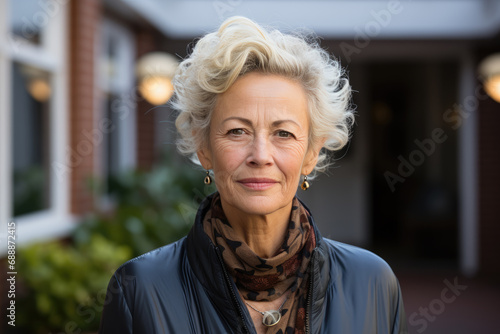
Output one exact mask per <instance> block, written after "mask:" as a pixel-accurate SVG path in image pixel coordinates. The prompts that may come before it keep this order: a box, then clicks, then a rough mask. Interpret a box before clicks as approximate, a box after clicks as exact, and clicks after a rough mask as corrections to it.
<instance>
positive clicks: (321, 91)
mask: <svg viewBox="0 0 500 334" xmlns="http://www.w3.org/2000/svg"><path fill="white" fill-rule="evenodd" d="M174 86H175V91H176V101H175V102H174V105H175V107H176V108H177V109H178V110H179V112H180V113H179V116H178V118H177V121H176V126H177V129H178V131H179V133H180V140H179V149H180V151H181V152H182V153H184V154H187V155H193V156H194V157H195V159H194V160H196V162H198V163H200V164H201V165H202V166H203V168H204V169H205V170H206V177H205V183H207V184H209V183H211V182H215V185H216V187H217V192H216V193H215V194H212V195H211V196H209V197H208V198H206V199H205V200H204V201H203V203H202V204H201V205H200V208H199V210H198V213H197V216H196V220H195V222H194V225H193V227H192V229H191V231H190V233H189V235H188V236H187V237H186V238H183V239H181V240H179V241H178V242H176V243H174V244H171V245H168V246H165V247H162V248H160V249H157V250H154V251H152V252H150V253H147V254H145V255H143V256H140V257H139V258H136V259H133V260H131V261H129V262H127V263H126V264H124V265H123V266H122V267H121V268H120V269H118V270H117V272H116V273H115V275H114V276H113V277H112V279H111V281H110V284H109V286H108V295H107V299H106V303H105V304H106V305H105V307H104V312H103V318H102V321H101V329H100V333H402V332H404V331H405V330H406V329H405V328H406V327H405V317H404V311H403V303H402V298H401V293H400V289H399V285H398V282H397V280H396V278H395V276H394V274H393V273H392V271H391V269H390V268H389V266H388V265H387V264H386V263H385V262H384V261H383V260H381V259H380V258H379V257H377V256H376V255H374V254H372V253H370V252H368V251H365V250H361V249H359V248H356V247H353V246H348V245H345V244H341V243H338V242H335V241H331V240H328V239H325V238H322V237H321V235H320V233H319V231H318V230H317V228H316V226H315V223H314V220H313V218H312V215H311V213H310V211H309V210H308V209H307V207H306V206H305V204H304V203H302V202H301V201H300V200H299V199H298V198H297V197H296V190H297V186H298V185H299V184H300V185H301V188H302V189H304V190H306V189H307V188H309V183H308V177H309V178H310V175H311V174H313V173H314V172H316V171H321V170H324V169H325V167H326V165H327V161H326V156H325V152H324V151H325V150H337V149H340V148H341V147H343V146H344V144H345V143H346V142H347V140H348V137H349V127H350V124H351V122H352V119H353V114H352V111H351V110H349V100H350V86H349V83H348V81H347V79H346V78H345V77H344V76H343V73H342V70H341V68H340V66H339V64H338V62H336V61H334V60H331V59H330V58H329V57H328V54H327V53H326V52H325V51H323V50H322V49H321V48H320V47H319V46H318V45H316V44H310V43H308V42H306V41H305V40H304V39H302V38H300V37H296V36H291V35H284V34H281V33H280V32H278V31H266V30H264V29H263V28H261V27H260V26H258V25H257V24H256V23H254V22H252V21H251V20H248V19H246V18H242V17H234V18H231V19H228V20H227V21H226V22H224V23H223V24H222V26H221V27H220V28H219V30H218V31H217V32H214V33H210V34H208V35H206V36H205V37H203V38H202V39H201V40H199V41H198V43H197V45H196V47H195V48H194V50H193V52H192V54H191V55H190V56H189V57H188V58H187V59H185V60H184V61H183V62H182V63H181V65H180V68H179V70H178V73H177V75H176V78H175V80H174ZM210 171H211V172H210Z"/></svg>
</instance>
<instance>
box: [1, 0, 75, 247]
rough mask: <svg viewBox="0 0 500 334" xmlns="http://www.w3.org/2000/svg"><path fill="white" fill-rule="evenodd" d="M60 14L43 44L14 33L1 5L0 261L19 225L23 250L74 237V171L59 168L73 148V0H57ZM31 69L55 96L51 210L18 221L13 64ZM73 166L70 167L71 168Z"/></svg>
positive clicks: (51, 16)
mask: <svg viewBox="0 0 500 334" xmlns="http://www.w3.org/2000/svg"><path fill="white" fill-rule="evenodd" d="M51 1H53V2H54V6H57V12H56V13H55V14H54V13H52V14H51V13H46V12H45V13H44V12H42V11H40V13H37V14H38V15H47V16H48V18H49V20H48V22H49V23H48V24H47V26H46V27H44V29H45V30H44V33H43V35H42V45H40V46H39V45H33V44H31V43H29V42H27V41H23V40H21V39H19V38H17V37H15V36H13V34H12V33H11V32H10V31H9V30H10V26H9V24H10V22H9V17H8V16H9V10H8V9H9V8H8V5H9V3H8V2H9V1H8V0H0V185H1V186H0V227H1V231H0V245H2V248H1V249H0V256H2V255H5V254H6V253H7V246H5V247H3V245H6V244H7V243H6V240H7V224H8V223H9V222H12V221H14V222H15V223H16V224H15V225H16V243H17V245H18V246H22V245H26V244H29V243H32V242H34V241H42V240H49V239H55V238H58V237H62V236H65V235H68V233H69V232H70V231H71V230H72V229H73V227H74V222H75V220H76V219H75V217H73V216H72V215H71V214H70V210H69V180H70V178H69V176H70V172H71V171H68V172H66V173H57V169H56V168H55V164H56V163H57V162H59V163H62V164H65V162H66V156H65V151H66V149H67V148H68V143H69V140H68V138H69V136H68V133H69V119H68V117H69V110H68V73H69V71H68V66H69V64H68V55H67V49H68V34H67V31H68V27H69V23H68V19H69V15H68V14H69V4H70V2H69V1H58V0H51ZM13 62H20V63H25V64H30V65H33V66H36V67H37V68H40V69H42V70H44V71H47V72H48V73H50V78H51V84H52V85H51V87H52V96H51V102H50V111H49V115H50V116H49V117H50V119H49V126H50V131H49V133H50V138H49V145H50V147H49V152H50V153H49V168H50V201H49V202H50V206H49V208H48V209H46V210H42V211H37V212H33V213H30V214H26V215H21V216H17V217H13V216H12V215H13V212H12V200H13V199H12V163H13V162H12V133H11V121H12V113H13V112H14V111H13V109H12V98H11V96H12V89H11V80H12V71H11V67H12V63H13ZM66 165H67V164H66Z"/></svg>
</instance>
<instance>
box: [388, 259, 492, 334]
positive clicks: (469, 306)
mask: <svg viewBox="0 0 500 334" xmlns="http://www.w3.org/2000/svg"><path fill="white" fill-rule="evenodd" d="M393 268H394V267H393ZM394 271H395V272H396V275H397V277H398V279H399V281H400V285H401V290H402V292H403V298H404V304H405V311H406V316H407V317H408V330H409V333H411V334H421V333H424V334H448V333H452V334H469V333H470V334H500V278H499V277H497V278H496V279H494V278H484V277H483V278H473V279H470V278H466V277H464V276H461V275H460V274H458V273H456V272H454V271H452V270H442V269H439V268H438V269H432V270H431V269H429V268H427V269H424V270H417V269H398V268H397V267H395V268H394Z"/></svg>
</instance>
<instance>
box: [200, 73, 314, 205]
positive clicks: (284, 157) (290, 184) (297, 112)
mask: <svg viewBox="0 0 500 334" xmlns="http://www.w3.org/2000/svg"><path fill="white" fill-rule="evenodd" d="M308 137H309V117H308V111H307V99H306V93H305V91H304V89H303V88H302V86H301V85H300V83H298V82H296V81H292V80H290V79H287V78H284V77H281V76H277V75H266V74H261V73H255V72H252V73H249V74H246V75H244V76H242V77H241V78H239V79H238V80H237V81H236V82H235V83H234V84H233V85H232V86H231V87H230V88H229V89H228V90H227V91H226V92H224V93H223V94H221V95H219V96H218V97H217V103H216V107H215V109H214V112H213V114H212V119H211V121H210V134H209V143H207V145H206V146H205V147H204V148H202V149H201V150H200V151H198V157H199V159H200V161H201V163H202V165H203V167H204V168H206V169H212V170H213V173H214V181H215V184H216V186H217V189H218V191H219V193H220V195H221V200H222V205H223V207H224V210H226V209H229V210H233V211H234V210H236V211H237V212H241V213H245V214H254V215H269V214H272V213H274V212H277V211H279V210H280V209H284V208H286V207H287V206H288V205H290V204H291V202H292V199H293V197H294V195H295V193H296V190H297V186H298V183H299V180H300V175H301V174H304V175H307V174H309V173H310V172H311V171H312V170H313V168H314V166H315V164H316V161H317V157H318V153H319V149H321V147H318V148H312V149H310V150H309V151H308V147H309V142H308ZM288 214H289V212H288Z"/></svg>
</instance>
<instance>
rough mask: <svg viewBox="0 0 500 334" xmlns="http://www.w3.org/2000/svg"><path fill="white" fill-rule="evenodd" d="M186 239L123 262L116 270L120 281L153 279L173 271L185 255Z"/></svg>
mask: <svg viewBox="0 0 500 334" xmlns="http://www.w3.org/2000/svg"><path fill="white" fill-rule="evenodd" d="M184 241H185V238H182V239H180V240H178V241H176V242H174V243H172V244H169V245H166V246H163V247H160V248H157V249H155V250H152V251H150V252H147V253H145V254H142V255H140V256H138V257H136V258H133V259H131V260H129V261H127V262H125V263H124V264H122V265H121V266H120V267H119V268H118V269H117V270H116V272H115V274H114V278H115V279H117V280H118V281H122V280H127V281H130V280H136V279H137V278H140V279H141V281H144V280H146V281H149V280H153V279H155V278H156V277H158V276H161V275H162V274H163V273H171V274H172V273H173V271H175V270H176V269H177V268H179V266H180V263H181V261H182V259H183V256H184V252H185V251H184Z"/></svg>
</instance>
